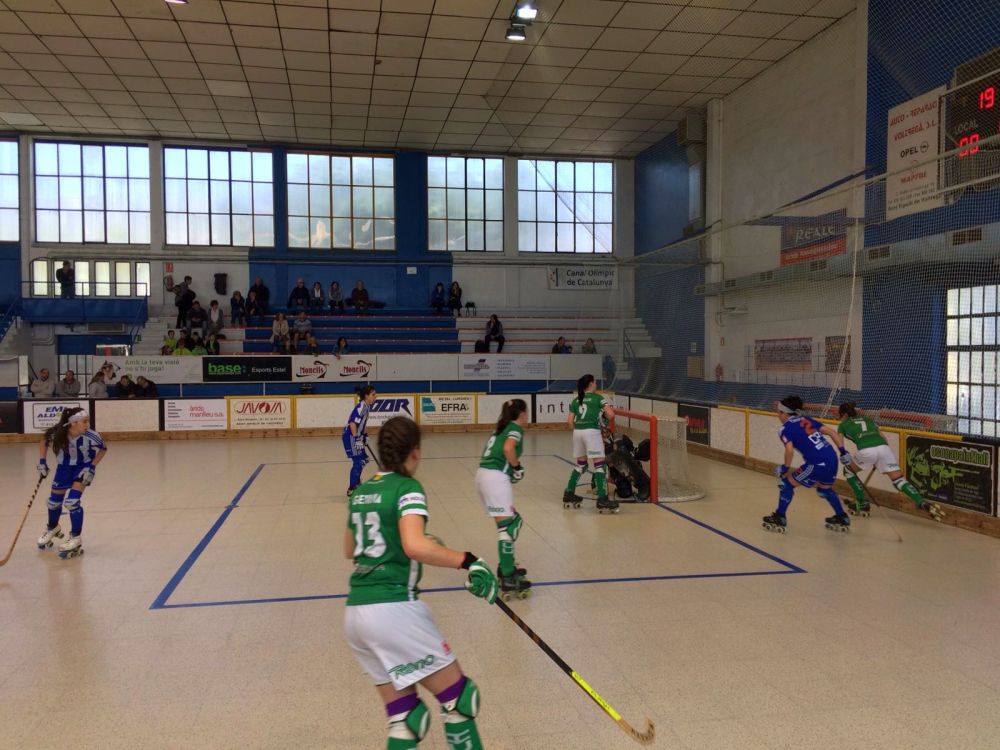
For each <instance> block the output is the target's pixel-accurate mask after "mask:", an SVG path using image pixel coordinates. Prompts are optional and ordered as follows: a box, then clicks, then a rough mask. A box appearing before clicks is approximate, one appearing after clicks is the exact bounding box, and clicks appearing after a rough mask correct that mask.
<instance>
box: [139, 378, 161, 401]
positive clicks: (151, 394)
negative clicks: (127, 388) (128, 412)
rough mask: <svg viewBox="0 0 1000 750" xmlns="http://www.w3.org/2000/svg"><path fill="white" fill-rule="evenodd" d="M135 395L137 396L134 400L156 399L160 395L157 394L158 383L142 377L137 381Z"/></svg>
mask: <svg viewBox="0 0 1000 750" xmlns="http://www.w3.org/2000/svg"><path fill="white" fill-rule="evenodd" d="M133 393H134V394H135V396H134V398H156V397H157V396H158V395H159V394H158V393H157V392H156V383H154V382H153V381H152V380H148V379H147V378H144V377H143V376H142V375H140V376H139V377H137V378H136V379H135V387H134V389H133Z"/></svg>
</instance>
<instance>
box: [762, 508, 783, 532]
mask: <svg viewBox="0 0 1000 750" xmlns="http://www.w3.org/2000/svg"><path fill="white" fill-rule="evenodd" d="M761 526H763V527H764V529H765V530H766V531H774V532H776V533H778V534H784V533H785V528H786V527H787V526H788V521H787V520H786V519H785V514H784V513H778V511H774V513H772V514H771V515H769V516H764V518H763V520H762V521H761Z"/></svg>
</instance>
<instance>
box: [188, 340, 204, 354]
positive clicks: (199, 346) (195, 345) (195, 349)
mask: <svg viewBox="0 0 1000 750" xmlns="http://www.w3.org/2000/svg"><path fill="white" fill-rule="evenodd" d="M189 346H190V347H191V354H192V355H193V356H195V357H207V356H208V349H206V348H205V342H204V340H202V339H201V338H200V337H198V336H195V337H193V338H192V339H191V343H190V344H189Z"/></svg>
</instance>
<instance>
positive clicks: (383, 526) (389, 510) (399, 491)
mask: <svg viewBox="0 0 1000 750" xmlns="http://www.w3.org/2000/svg"><path fill="white" fill-rule="evenodd" d="M408 515H419V516H424V518H425V519H426V518H427V497H426V496H425V495H424V488H423V487H421V486H420V482H418V481H417V480H416V479H413V478H412V477H407V476H403V475H402V474H397V473H394V472H380V473H378V474H376V475H375V476H374V477H372V478H371V479H370V480H368V481H367V482H364V483H363V484H361V485H360V486H359V487H358V488H357V489H356V490H354V492H353V493H352V494H351V498H350V500H349V501H348V511H347V527H348V528H349V529H350V530H351V535H352V536H353V537H354V566H355V567H354V572H353V573H352V574H351V582H350V587H351V590H350V593H349V594H348V596H347V606H352V605H356V604H385V603H387V602H407V601H413V600H415V599H416V598H417V595H418V593H419V589H418V588H417V584H418V583H419V582H420V576H421V573H422V566H421V565H420V563H418V562H417V561H416V560H411V559H410V558H409V557H407V556H406V552H405V551H404V550H403V541H402V537H401V536H400V533H399V520H400V519H401V518H402V517H403V516H408Z"/></svg>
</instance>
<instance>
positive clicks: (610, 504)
mask: <svg viewBox="0 0 1000 750" xmlns="http://www.w3.org/2000/svg"><path fill="white" fill-rule="evenodd" d="M597 512H598V513H617V512H618V501H617V500H612V499H611V498H609V497H608V496H607V495H604V496H602V497H599V498H597Z"/></svg>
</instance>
